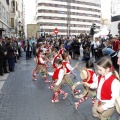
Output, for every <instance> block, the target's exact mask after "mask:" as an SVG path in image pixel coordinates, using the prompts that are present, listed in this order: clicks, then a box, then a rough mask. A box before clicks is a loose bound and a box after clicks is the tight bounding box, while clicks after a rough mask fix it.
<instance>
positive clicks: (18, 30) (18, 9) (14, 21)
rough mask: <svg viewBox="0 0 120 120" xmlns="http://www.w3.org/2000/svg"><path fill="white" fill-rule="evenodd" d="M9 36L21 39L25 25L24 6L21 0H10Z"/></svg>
mask: <svg viewBox="0 0 120 120" xmlns="http://www.w3.org/2000/svg"><path fill="white" fill-rule="evenodd" d="M10 8H11V13H10V20H11V36H13V37H22V36H23V33H24V25H25V10H24V9H25V6H24V1H23V0H11V3H10Z"/></svg>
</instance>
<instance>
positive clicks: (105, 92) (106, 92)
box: [98, 75, 116, 100]
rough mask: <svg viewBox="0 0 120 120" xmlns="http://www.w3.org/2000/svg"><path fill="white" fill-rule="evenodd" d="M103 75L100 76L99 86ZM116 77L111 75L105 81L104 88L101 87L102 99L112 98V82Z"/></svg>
mask: <svg viewBox="0 0 120 120" xmlns="http://www.w3.org/2000/svg"><path fill="white" fill-rule="evenodd" d="M101 77H102V76H99V77H98V86H99V83H100V80H101ZM115 78H116V77H115V76H114V75H111V76H110V77H109V78H108V79H107V80H105V82H104V83H103V85H102V88H101V100H110V99H111V98H112V96H111V93H112V91H111V85H112V82H113V80H114V79H115Z"/></svg>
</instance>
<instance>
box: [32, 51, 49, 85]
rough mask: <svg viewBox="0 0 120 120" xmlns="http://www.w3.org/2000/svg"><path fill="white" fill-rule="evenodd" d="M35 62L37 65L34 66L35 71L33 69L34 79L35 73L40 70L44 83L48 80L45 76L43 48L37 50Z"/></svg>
mask: <svg viewBox="0 0 120 120" xmlns="http://www.w3.org/2000/svg"><path fill="white" fill-rule="evenodd" d="M36 63H37V67H36V71H34V76H33V78H34V80H36V74H38V73H39V72H41V74H43V76H42V77H43V78H44V80H45V82H46V83H48V82H50V81H49V80H48V79H47V77H46V73H47V70H46V67H45V66H46V61H44V52H43V50H39V53H38V55H37V56H36Z"/></svg>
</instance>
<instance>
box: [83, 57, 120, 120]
mask: <svg viewBox="0 0 120 120" xmlns="http://www.w3.org/2000/svg"><path fill="white" fill-rule="evenodd" d="M97 68H98V73H99V75H100V76H99V77H98V79H97V81H96V82H95V83H93V84H89V83H87V82H84V85H85V86H88V87H90V88H97V100H96V102H95V105H94V106H93V116H94V117H97V118H99V119H100V120H109V119H110V117H111V116H112V114H113V113H114V110H115V107H114V106H115V98H117V97H118V96H119V92H120V82H119V76H118V73H117V72H115V70H114V68H113V64H112V62H111V60H110V59H108V58H105V57H104V58H101V59H100V60H99V61H97Z"/></svg>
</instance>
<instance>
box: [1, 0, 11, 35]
mask: <svg viewBox="0 0 120 120" xmlns="http://www.w3.org/2000/svg"><path fill="white" fill-rule="evenodd" d="M0 36H4V37H5V36H10V7H9V5H8V4H7V2H6V0H0Z"/></svg>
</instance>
